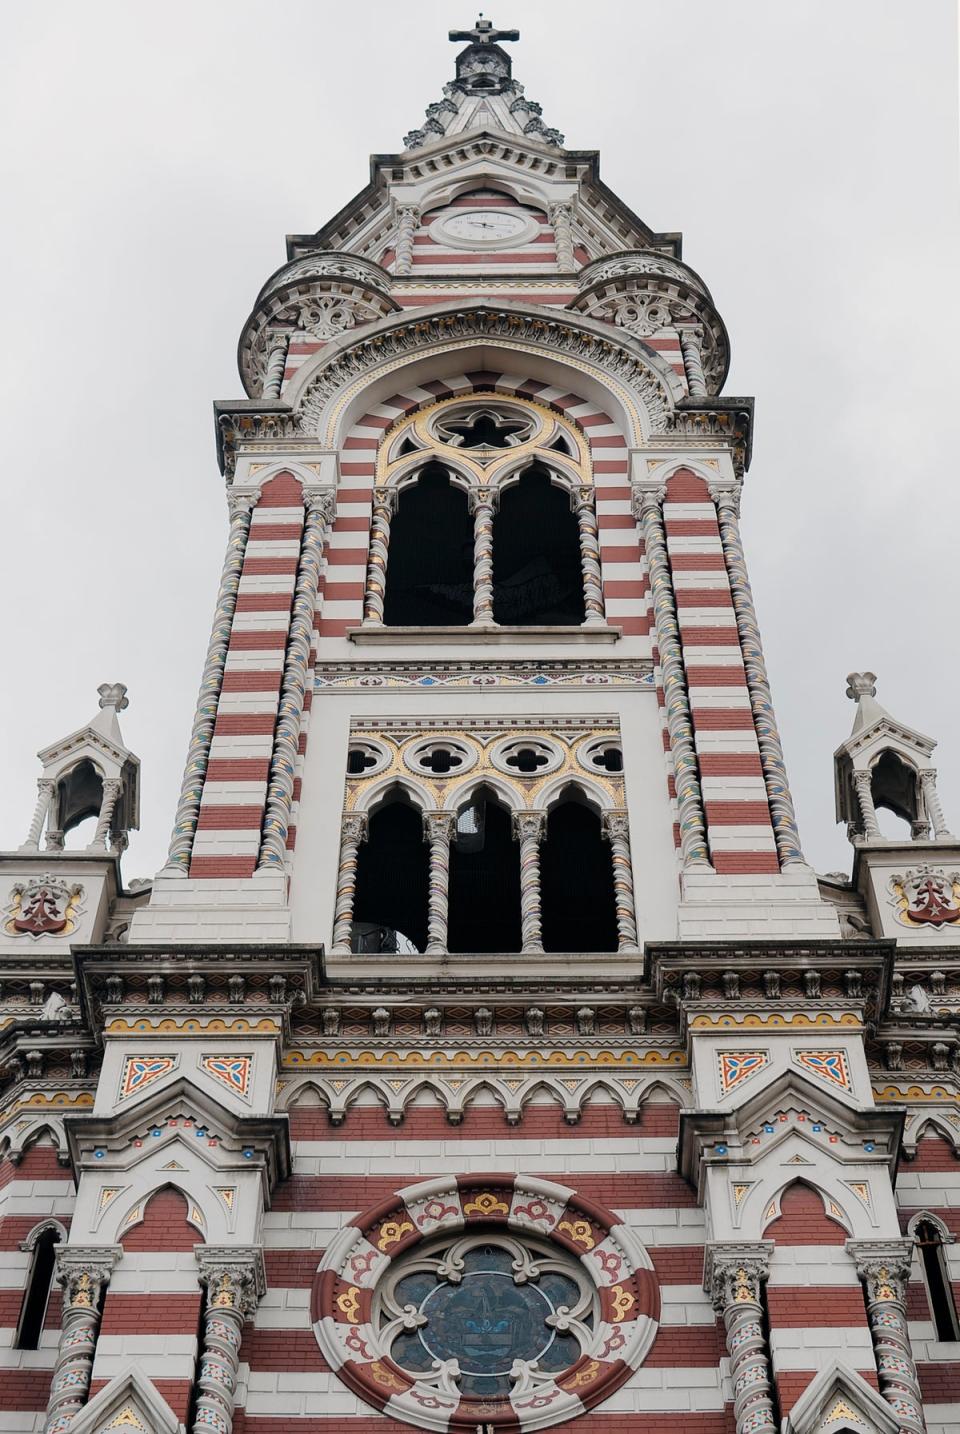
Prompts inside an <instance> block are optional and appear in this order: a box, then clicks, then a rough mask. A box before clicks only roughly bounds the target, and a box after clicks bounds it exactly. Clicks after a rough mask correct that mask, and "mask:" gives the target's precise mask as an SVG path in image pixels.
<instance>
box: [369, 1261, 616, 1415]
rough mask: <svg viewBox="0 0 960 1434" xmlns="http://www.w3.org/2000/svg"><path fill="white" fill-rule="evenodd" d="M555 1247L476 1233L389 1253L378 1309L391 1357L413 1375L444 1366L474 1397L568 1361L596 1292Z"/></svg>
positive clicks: (590, 1320) (587, 1331)
mask: <svg viewBox="0 0 960 1434" xmlns="http://www.w3.org/2000/svg"><path fill="white" fill-rule="evenodd" d="M562 1254H563V1252H562V1251H559V1250H553V1251H551V1249H550V1247H549V1246H547V1245H546V1244H541V1243H540V1242H537V1243H536V1244H534V1243H533V1242H531V1241H523V1242H521V1241H519V1240H515V1239H511V1238H508V1237H505V1236H504V1237H497V1238H493V1237H489V1236H483V1235H478V1236H474V1237H472V1238H464V1239H459V1240H455V1241H452V1242H451V1241H449V1240H446V1241H443V1242H442V1243H440V1244H437V1245H434V1246H433V1248H432V1249H431V1250H429V1251H425V1252H424V1253H423V1254H420V1253H419V1252H417V1254H416V1257H415V1258H412V1259H411V1260H410V1261H409V1262H408V1261H405V1260H398V1261H397V1267H396V1269H395V1270H394V1271H393V1272H392V1273H391V1277H390V1279H389V1281H388V1282H387V1284H386V1286H385V1288H384V1289H383V1291H382V1293H381V1294H380V1295H379V1308H378V1310H377V1315H378V1316H379V1324H380V1333H381V1338H382V1340H383V1342H384V1345H385V1346H387V1347H388V1348H389V1350H390V1355H391V1358H392V1359H394V1360H395V1361H396V1362H397V1364H398V1365H400V1367H401V1368H402V1369H405V1370H407V1371H409V1373H410V1374H412V1375H414V1377H416V1378H421V1377H423V1376H424V1375H426V1376H430V1375H435V1373H436V1371H437V1368H438V1366H444V1367H445V1370H446V1373H447V1374H448V1376H449V1379H450V1382H451V1383H452V1384H454V1385H455V1386H456V1387H457V1388H459V1389H460V1391H461V1393H462V1394H464V1395H467V1396H471V1397H473V1398H478V1399H490V1398H496V1397H504V1396H506V1395H509V1393H510V1391H511V1389H512V1388H513V1387H514V1385H515V1384H516V1383H517V1382H518V1381H520V1380H522V1379H524V1378H527V1379H529V1378H530V1376H531V1373H532V1372H534V1371H536V1372H543V1373H548V1374H559V1373H561V1372H562V1371H563V1370H566V1369H569V1368H570V1366H571V1365H573V1364H575V1363H576V1361H577V1360H578V1359H579V1358H580V1356H581V1355H582V1354H585V1353H586V1351H587V1349H588V1348H589V1345H590V1342H591V1338H592V1331H593V1328H594V1325H595V1322H596V1309H595V1305H596V1293H595V1290H594V1289H592V1288H591V1285H590V1281H589V1280H588V1279H587V1278H586V1277H585V1276H584V1274H583V1273H582V1272H581V1271H580V1270H579V1269H578V1267H577V1266H576V1265H575V1264H574V1262H573V1261H572V1260H569V1259H567V1258H558V1256H560V1255H562Z"/></svg>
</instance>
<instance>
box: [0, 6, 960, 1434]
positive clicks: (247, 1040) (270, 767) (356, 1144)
mask: <svg viewBox="0 0 960 1434" xmlns="http://www.w3.org/2000/svg"><path fill="white" fill-rule="evenodd" d="M450 38H451V40H454V41H455V42H456V43H457V45H458V47H459V48H458V53H457V56H456V70H455V78H454V79H453V80H452V81H451V82H450V83H448V84H447V85H445V86H444V89H443V97H442V98H441V99H440V100H439V101H437V102H436V103H434V104H431V105H430V106H429V107H428V109H427V112H426V117H425V120H424V122H423V124H421V125H420V126H419V127H417V128H415V129H413V130H412V131H411V132H410V133H408V134H407V135H406V136H405V138H404V141H403V148H402V150H401V152H400V153H397V154H388V155H376V156H374V158H373V161H372V167H371V179H370V182H369V183H368V184H367V185H366V187H365V188H364V189H363V190H361V192H360V193H359V194H358V195H357V196H356V198H355V199H353V200H352V201H351V202H350V203H349V204H348V205H347V206H346V207H345V208H344V209H342V210H341V211H340V213H338V214H336V215H335V216H334V217H333V218H332V219H330V220H329V221H328V222H327V223H326V224H324V226H323V227H322V228H320V229H319V230H318V231H317V232H316V233H313V234H303V235H293V236H290V237H289V238H288V240H287V259H286V262H285V263H284V264H283V265H282V266H281V267H280V268H279V269H278V270H277V271H276V272H275V273H274V274H273V275H272V276H271V277H270V278H269V279H268V280H267V282H266V283H265V284H264V286H263V287H262V289H261V290H260V292H259V294H258V295H257V297H256V300H255V302H254V306H253V309H252V312H251V314H250V316H249V318H248V319H247V320H246V323H245V324H244V327H243V331H242V334H241V338H240V345H239V367H240V377H241V380H242V384H243V389H244V394H245V396H244V397H243V398H240V399H231V400H228V401H223V402H218V403H217V404H216V405H215V416H216V441H217V454H218V459H219V466H220V470H221V473H222V475H223V478H224V480H225V486H226V499H227V514H228V523H229V529H228V535H227V540H226V557H225V559H224V563H223V571H222V576H221V581H220V588H219V593H218V597H217V605H216V612H215V615H214V620H213V625H212V630H211V636H210V641H209V646H208V650H207V655H206V661H205V665H204V670H203V674H202V680H201V685H200V696H199V699H198V702H197V707H196V711H195V714H194V717H193V725H192V730H191V732H190V737H189V749H188V752H187V757H186V764H185V770H184V776H183V782H182V786H181V790H180V794H179V799H178V802H177V808H176V818H175V825H174V830H173V834H172V839H171V842H170V847H169V855H168V857H167V860H166V863H165V865H164V867H163V869H162V870H161V871H160V872H159V873H158V874H157V875H156V877H155V879H154V880H153V881H152V882H141V883H133V884H131V886H130V887H129V888H127V887H124V885H123V883H122V880H121V876H120V859H121V855H122V852H123V849H124V847H125V845H126V833H127V832H128V831H129V830H130V829H133V828H135V827H136V826H137V824H138V821H139V805H138V776H139V763H138V761H137V758H136V757H135V756H134V755H133V754H132V753H131V752H130V751H129V750H128V749H127V748H126V746H125V745H124V742H123V738H122V735H121V732H120V728H119V723H118V713H120V712H121V711H122V710H123V709H124V708H125V707H126V705H127V699H126V689H125V688H124V687H123V686H122V684H104V686H102V687H101V688H100V712H99V715H98V716H97V717H96V718H95V719H94V720H93V721H92V722H91V723H90V725H89V726H88V727H87V728H85V729H82V730H81V731H80V732H77V733H75V734H73V735H72V736H71V737H68V738H67V739H65V740H64V741H62V742H59V743H56V744H54V745H53V746H50V747H47V748H45V749H44V751H42V752H41V754H40V758H41V763H42V769H43V775H42V776H41V778H40V782H39V800H38V804H37V808H36V811H35V813H34V817H33V821H32V823H31V824H30V826H29V829H28V831H27V835H26V839H25V841H24V843H23V844H22V845H21V846H20V847H19V849H18V850H16V851H11V852H9V853H6V854H5V855H3V856H0V882H2V884H3V885H2V889H0V899H2V900H4V901H6V903H7V905H6V909H5V912H4V914H3V916H2V917H0V1041H2V1043H3V1058H2V1062H0V1094H2V1104H3V1110H2V1114H0V1156H2V1163H0V1247H2V1249H3V1250H4V1251H5V1255H4V1262H5V1263H4V1268H5V1271H6V1273H5V1274H4V1275H3V1285H2V1288H0V1309H2V1314H0V1326H2V1330H0V1345H2V1350H3V1356H2V1359H3V1364H4V1366H5V1369H4V1379H3V1388H4V1392H3V1393H0V1429H9V1430H10V1431H14V1430H16V1431H30V1434H41V1431H42V1434H67V1431H69V1434H105V1431H107V1430H114V1429H130V1430H140V1431H144V1434H206V1431H216V1434H230V1431H231V1430H233V1431H235V1434H281V1431H294V1434H295V1431H302V1434H342V1431H347V1434H349V1431H355V1434H378V1431H380V1430H383V1431H384V1434H401V1431H403V1430H404V1429H411V1428H412V1429H416V1430H440V1431H448V1430H449V1431H459V1434H514V1431H527V1430H539V1429H549V1428H555V1429H557V1430H558V1431H564V1434H567V1432H569V1434H573V1431H574V1430H576V1431H577V1434H663V1431H665V1430H666V1428H667V1426H668V1424H670V1425H676V1424H677V1421H681V1422H682V1427H683V1428H684V1429H689V1430H691V1431H696V1434H767V1431H769V1434H774V1431H776V1430H783V1431H785V1434H839V1431H842V1430H848V1431H856V1434H870V1431H875V1432H876V1434H897V1432H898V1431H908V1434H921V1431H925V1430H927V1431H929V1434H946V1431H947V1430H948V1429H951V1428H956V1427H957V1424H958V1422H960V1324H958V1321H957V1303H956V1296H957V1293H958V1289H957V1286H958V1282H960V1260H958V1257H957V1256H956V1255H955V1253H954V1251H953V1248H952V1242H953V1240H954V1238H955V1236H956V1235H957V1233H958V1231H960V1220H958V1218H957V1216H956V1209H957V1207H958V1206H960V1163H958V1156H957V1151H958V1149H960V1115H958V1114H957V1069H958V1065H960V1057H958V1051H960V1038H958V1035H957V1024H956V1018H957V1012H958V1010H960V939H958V938H960V845H958V842H957V840H956V838H955V837H953V836H952V835H951V833H950V831H949V829H948V826H947V822H946V819H945V817H944V814H943V809H942V806H941V802H940V798H939V796H938V793H937V787H936V773H935V771H934V769H933V767H932V766H931V764H930V759H931V754H932V751H933V748H934V745H935V744H934V743H933V741H932V740H931V739H929V738H927V737H924V736H923V735H922V734H920V733H919V732H917V731H915V730H914V729H913V728H910V727H906V726H905V725H903V724H902V723H900V722H899V721H897V720H895V719H894V718H892V717H891V716H890V714H889V713H887V712H886V711H885V709H884V708H883V707H881V706H880V705H879V703H878V702H877V700H876V686H875V678H874V676H873V674H872V673H854V674H851V675H850V677H849V678H848V683H849V686H848V692H849V695H850V696H851V698H853V699H854V700H855V702H856V704H857V713H856V719H855V723H854V728H853V733H852V735H851V737H850V738H849V739H848V740H847V741H846V742H845V743H843V744H842V746H841V747H840V748H839V749H838V751H837V757H836V783H837V813H838V820H841V821H844V822H846V823H847V829H848V832H849V835H850V839H851V842H852V845H853V850H854V869H853V875H852V878H851V879H849V880H848V879H847V878H846V877H845V876H842V875H841V876H838V875H837V874H832V875H831V876H829V877H826V878H818V877H817V876H816V875H815V873H814V871H813V869H812V868H811V867H810V865H808V863H807V861H806V859H805V857H804V854H803V851H802V849H801V844H800V837H799V834H798V830H797V823H796V819H795V815H794V808H793V802H792V799H791V794H790V787H789V783H788V779H787V773H786V769H785V765H784V758H783V752H782V749H781V744H780V738H779V734H778V730H777V725H776V719H775V716H774V711H773V704H772V698H771V693H770V687H769V683H768V679H767V674H766V668H765V663H764V657H763V650H762V645H761V641H760V633H759V627H758V622H757V615H756V612H755V609H754V604H753V598H752V595H751V590H750V583H749V580H748V576H747V569H746V563H745V558H744V552H743V547H742V543H741V538H740V531H739V511H740V498H741V489H742V487H743V483H744V477H745V473H746V471H747V469H748V467H749V462H750V438H751V422H752V400H751V399H749V398H739V397H731V396H728V395H726V394H725V393H724V392H723V386H724V380H725V377H726V373H727V368H728V364H729V339H728V335H727V330H726V327H725V325H724V322H723V320H722V318H721V317H720V315H719V313H718V312H717V310H716V307H715V305H714V302H713V299H712V297H711V294H710V291H709V289H708V288H707V286H706V284H705V283H704V281H703V280H702V279H701V278H700V276H699V275H698V274H697V273H695V272H694V271H693V270H692V269H691V268H690V267H689V266H688V265H687V264H686V263H684V261H683V259H682V252H681V250H682V244H681V236H680V235H679V234H677V233H673V232H671V233H659V232H655V231H654V230H652V229H650V228H649V227H648V226H647V224H646V223H644V221H643V220H642V219H640V218H639V217H638V216H637V215H636V214H634V213H633V211H632V210H631V209H630V208H629V207H628V206H627V204H626V203H625V202H624V201H623V200H622V199H620V198H619V197H618V196H617V195H615V194H613V193H612V192H611V191H610V190H609V189H608V188H607V187H606V185H605V184H604V183H603V182H602V181H601V179H600V173H599V163H598V157H597V155H596V153H594V152H592V151H582V150H572V149H568V148H566V147H565V145H564V138H563V136H562V135H561V134H560V133H559V132H558V131H557V130H556V129H553V128H551V127H550V126H548V124H547V123H546V122H545V121H544V119H543V117H542V114H541V109H540V106H539V105H538V104H536V103H535V102H534V101H532V100H530V99H528V98H527V97H526V95H525V93H524V89H523V86H522V85H521V84H519V83H518V82H517V81H516V80H515V79H514V78H513V73H512V63H511V54H510V52H509V51H508V49H506V48H505V46H507V45H508V44H510V43H512V42H514V41H516V40H517V39H518V32H517V31H516V30H498V29H496V28H494V26H493V25H492V23H491V22H490V21H488V20H485V19H483V18H481V19H479V20H478V21H477V23H476V25H475V26H474V27H473V28H472V29H470V30H465V31H453V32H451V35H450ZM878 808H887V809H888V810H889V811H890V812H891V813H893V814H894V815H895V816H896V817H898V818H900V819H901V821H902V823H903V827H904V833H903V839H902V840H894V839H891V838H889V837H886V836H884V835H883V834H882V831H881V827H880V824H879V821H878V818H877V810H878ZM88 818H93V819H94V821H93V830H92V832H90V833H88V835H89V837H90V841H89V844H87V845H85V846H81V847H77V846H74V845H72V844H71V843H70V841H69V840H68V838H69V834H70V833H71V832H72V831H74V830H75V829H76V828H78V826H79V825H80V824H82V823H83V822H84V821H85V820H86V819H88ZM25 825H26V823H25ZM41 846H42V847H43V850H41Z"/></svg>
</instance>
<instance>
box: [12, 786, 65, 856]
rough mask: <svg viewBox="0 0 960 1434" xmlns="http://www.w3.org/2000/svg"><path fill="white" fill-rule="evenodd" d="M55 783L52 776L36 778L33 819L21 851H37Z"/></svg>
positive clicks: (51, 802)
mask: <svg viewBox="0 0 960 1434" xmlns="http://www.w3.org/2000/svg"><path fill="white" fill-rule="evenodd" d="M56 789H57V784H56V782H55V781H54V779H53V777H38V778H37V793H38V795H37V805H36V806H35V807H34V809H33V819H32V821H31V822H30V830H29V831H28V832H27V839H26V841H25V842H24V843H23V846H22V847H21V848H20V850H21V851H39V850H40V833H41V832H42V831H43V824H44V822H45V821H46V819H47V813H48V812H49V810H50V808H51V806H52V805H53V794H54V792H55V791H56Z"/></svg>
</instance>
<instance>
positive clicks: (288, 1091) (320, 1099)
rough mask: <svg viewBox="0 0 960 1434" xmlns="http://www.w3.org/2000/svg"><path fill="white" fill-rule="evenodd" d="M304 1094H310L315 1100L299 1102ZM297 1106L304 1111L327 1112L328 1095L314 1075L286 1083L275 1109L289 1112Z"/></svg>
mask: <svg viewBox="0 0 960 1434" xmlns="http://www.w3.org/2000/svg"><path fill="white" fill-rule="evenodd" d="M304 1093H312V1094H313V1095H314V1096H316V1100H315V1101H314V1100H308V1101H305V1100H301V1096H302V1095H303V1094H304ZM299 1106H302V1107H303V1108H304V1109H311V1110H326V1111H329V1109H330V1093H329V1091H328V1090H327V1088H326V1086H325V1085H324V1083H323V1081H322V1080H320V1079H318V1077H316V1076H314V1075H304V1076H301V1077H300V1078H299V1079H295V1080H288V1081H287V1082H286V1084H285V1085H284V1088H283V1090H282V1091H281V1092H280V1095H279V1098H278V1100H277V1109H278V1110H286V1111H291V1110H296V1109H297V1108H298V1107H299Z"/></svg>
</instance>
